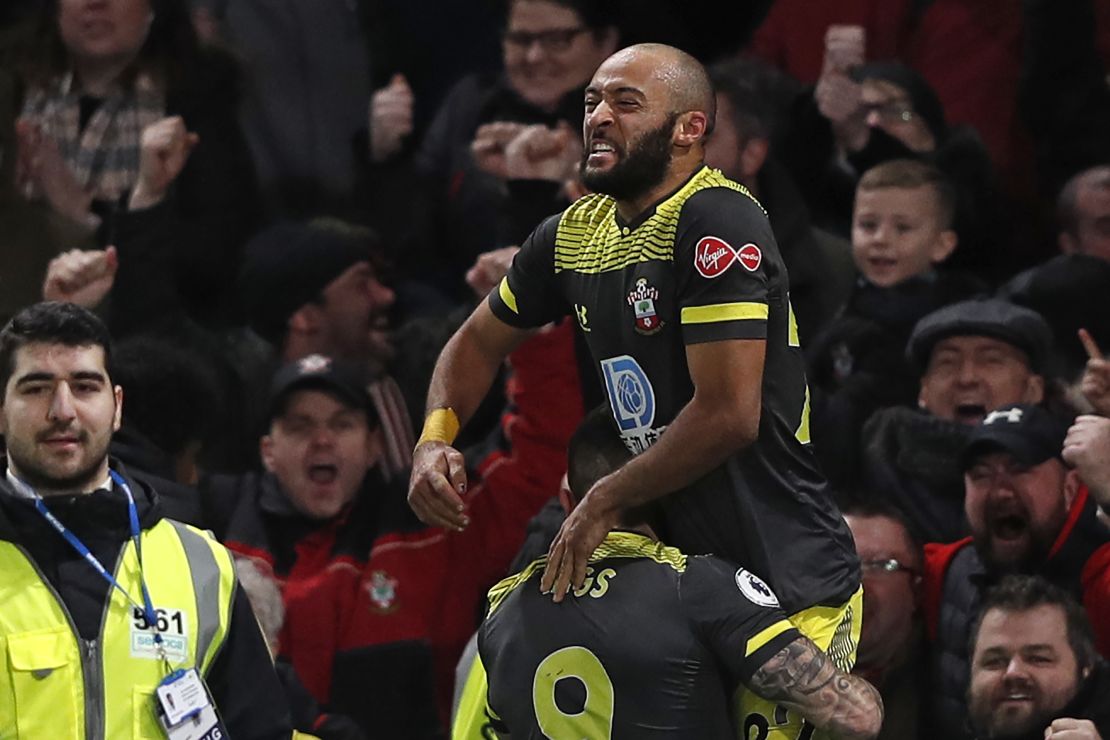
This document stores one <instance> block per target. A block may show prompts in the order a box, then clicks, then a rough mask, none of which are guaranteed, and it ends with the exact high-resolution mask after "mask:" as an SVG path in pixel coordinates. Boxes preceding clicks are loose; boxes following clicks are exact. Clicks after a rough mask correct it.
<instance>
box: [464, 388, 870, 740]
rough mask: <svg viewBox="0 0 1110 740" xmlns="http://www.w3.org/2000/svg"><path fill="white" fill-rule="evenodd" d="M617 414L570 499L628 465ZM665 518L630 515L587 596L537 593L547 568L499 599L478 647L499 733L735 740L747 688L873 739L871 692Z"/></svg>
mask: <svg viewBox="0 0 1110 740" xmlns="http://www.w3.org/2000/svg"><path fill="white" fill-rule="evenodd" d="M598 412H602V413H598ZM608 416H609V412H608V410H607V409H605V410H602V409H598V410H597V411H595V412H593V413H591V414H590V415H588V416H587V417H586V420H585V421H584V422H583V423H582V424H581V425H580V426H579V428H578V431H577V432H575V435H574V437H573V438H572V439H571V442H570V449H569V450H568V453H567V457H568V463H569V464H568V471H567V477H568V480H569V488H570V498H571V500H572V501H576V500H577V498H578V494H576V492H578V493H580V492H583V491H586V490H589V488H590V487H591V486H592V485H593V484H594V483H595V482H596V481H597V480H598V479H600V478H601V477H602V476H604V475H606V474H608V473H610V472H612V471H613V470H616V469H617V468H618V467H620V466H621V465H623V464H624V463H625V462H626V461H627V460H628V459H629V456H630V453H629V452H628V450H627V449H626V448H625V447H624V445H623V444H622V441H621V438H620V437H619V436H618V435H617V433H616V432H615V431H614V429H613V426H612V423H611V421H610V420H609V419H608ZM655 509H656V507H654V506H649V507H644V508H639V509H634V510H632V511H628V512H624V513H623V514H622V515H621V522H620V525H619V526H618V528H617V529H615V530H613V531H612V532H610V533H609V534H608V535H607V536H606V537H605V539H604V540H603V541H602V544H601V546H600V547H598V548H597V549H596V550H595V551H594V553H593V555H591V556H590V558H589V563H590V565H589V566H588V567H587V573H588V575H587V578H586V583H585V584H584V585H583V587H582V589H579V590H577V591H575V592H574V596H575V597H577V598H570V599H567V601H566V602H565V603H563V604H554V603H552V601H551V599H550V598H549V597H548V596H546V595H545V594H541V593H540V590H539V589H538V588H536V587H535V586H536V584H537V582H538V581H539V576H540V572H541V571H542V569H543V564H544V560H543V558H541V559H540V560H537V561H535V562H534V563H532V564H531V565H530V566H528V567H527V568H525V569H524V570H523V571H521V572H520V573H518V574H517V575H515V576H512V577H510V578H507V579H505V580H504V581H502V582H501V583H500V584H498V585H497V586H495V587H494V588H493V590H492V591H490V604H491V606H490V614H489V617H488V618H487V619H486V621H485V622H484V623H483V624H482V628H481V629H480V630H479V632H478V646H479V654H480V656H481V659H482V662H483V665H484V666H485V668H486V670H487V673H488V676H489V689H488V692H487V709H486V712H487V714H488V715H489V717H490V719H491V724H492V727H493V728H494V729H495V730H497V731H498V733H499V734H498V736H499V737H500V736H501V733H504V732H508V733H509V736H510V737H512V738H513V739H514V740H517V739H519V740H529V739H531V738H536V739H537V740H539V739H541V738H544V737H548V738H582V737H589V738H593V739H596V738H610V737H612V738H641V737H647V736H656V734H658V733H664V734H665V735H666V737H668V738H690V739H691V740H693V739H694V738H696V739H697V740H728V738H730V737H733V736H734V735H733V731H732V728H731V724H730V721H729V717H730V711H729V707H728V703H727V699H728V696H729V694H730V691H731V689H732V688H733V687H735V686H736V685H737V684H738V683H744V684H747V685H748V686H749V687H750V688H751V689H752V691H754V692H756V693H758V694H759V695H761V696H764V697H767V698H769V699H773V700H775V701H777V702H779V703H780V705H782V706H784V707H789V708H790V709H793V710H796V711H797V712H798V713H800V714H802V715H803V716H804V717H805V718H806V720H807V721H808V722H809V723H811V725H812V726H813V727H818V728H821V729H824V730H827V731H829V732H830V733H832V734H833V735H834V736H835V737H837V738H853V739H855V740H863V739H865V738H873V737H875V736H876V735H877V734H878V732H879V727H880V724H881V721H882V700H881V699H880V698H879V694H878V692H877V691H876V690H875V688H874V687H873V686H871V685H870V684H869V683H867V681H865V680H863V679H862V678H858V677H856V676H851V675H846V674H844V673H843V672H841V671H839V670H838V669H836V668H835V667H834V666H833V665H832V662H831V661H830V660H829V659H828V658H827V657H826V655H825V654H824V653H822V652H821V651H820V650H819V649H818V648H817V646H816V645H814V644H813V642H812V641H811V640H809V639H808V638H806V637H804V636H802V635H799V634H798V630H797V628H796V627H795V626H794V625H793V624H791V623H790V622H789V621H788V620H787V618H786V615H785V614H783V612H782V610H781V609H780V608H778V607H777V606H773V605H772V604H773V602H774V594H773V593H772V592H771V591H770V589H768V588H766V586H765V585H764V584H762V583H759V582H756V581H753V580H752V578H751V574H749V573H748V572H747V571H745V570H743V569H740V570H739V571H738V570H737V569H736V566H735V565H731V564H729V563H726V562H725V561H723V560H721V559H719V558H715V557H713V556H698V557H687V556H686V555H684V554H683V553H681V552H679V551H678V550H676V549H674V548H672V547H665V546H664V545H662V544H660V543H659V542H658V540H657V539H656V537H655V533H654V531H653V530H652V528H651V527H650V526H649V523H650V522H651V521H652V520H653V519H654V516H653V514H654V511H655ZM749 729H750V728H744V732H743V735H742V736H743V737H745V738H748V737H750V736H751V735H750V734H749V732H748V730H749ZM757 736H758V735H757Z"/></svg>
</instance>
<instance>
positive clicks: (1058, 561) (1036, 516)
mask: <svg viewBox="0 0 1110 740" xmlns="http://www.w3.org/2000/svg"><path fill="white" fill-rule="evenodd" d="M1066 432H1067V424H1066V423H1064V422H1063V421H1061V420H1059V419H1057V418H1055V417H1054V416H1052V415H1051V414H1050V413H1049V412H1048V411H1046V410H1045V409H1043V408H1041V407H1040V406H1034V405H1029V404H1016V405H1010V406H1004V407H1002V408H1000V409H997V410H996V411H993V412H991V413H990V414H988V415H987V417H986V418H985V419H984V420H983V423H982V424H980V425H979V426H978V427H977V428H976V429H975V430H974V431H973V432H972V434H971V437H970V438H969V440H968V442H967V445H966V446H965V447H964V451H963V454H962V455H961V457H960V462H961V467H962V469H963V470H964V483H965V488H966V500H965V507H966V511H967V519H968V522H969V524H970V526H971V533H972V536H971V537H968V538H965V539H963V540H960V541H958V542H955V543H952V544H948V545H938V544H933V545H926V547H925V620H926V626H927V629H928V632H929V637H930V639H931V640H932V641H933V644H934V651H933V654H934V666H933V671H934V672H933V676H932V682H933V690H932V691H931V692H929V694H930V695H931V696H933V700H934V709H935V711H934V712H933V714H932V716H933V717H934V719H935V720H936V722H937V728H936V729H937V736H938V737H946V738H949V737H950V738H961V737H967V735H966V727H965V726H964V722H963V719H964V717H966V715H967V703H966V702H967V681H968V663H969V655H968V638H969V636H970V635H971V625H972V624H973V622H974V620H975V615H976V614H977V613H978V612H979V604H980V602H981V600H982V598H983V597H982V592H983V589H985V588H986V587H988V586H990V585H991V584H992V583H994V582H996V581H998V580H999V579H1000V578H1001V577H1002V576H1004V575H1006V574H1008V573H1025V574H1034V575H1040V576H1043V577H1044V578H1045V579H1047V580H1048V581H1049V582H1051V583H1052V584H1054V585H1056V586H1058V587H1060V588H1062V589H1064V590H1065V591H1067V592H1069V593H1071V594H1072V595H1073V596H1075V597H1076V598H1077V599H1078V600H1079V601H1081V603H1082V604H1083V607H1084V608H1085V609H1086V611H1087V616H1088V618H1089V619H1090V622H1091V624H1092V625H1093V626H1094V629H1095V644H1096V647H1097V648H1098V649H1099V651H1100V652H1101V653H1102V654H1103V655H1106V654H1108V653H1110V532H1108V531H1107V530H1106V529H1105V528H1104V527H1102V526H1101V524H1099V522H1098V520H1097V518H1096V511H1097V507H1096V505H1095V502H1094V500H1093V499H1092V498H1091V497H1090V496H1089V494H1088V491H1087V487H1086V486H1085V485H1083V483H1082V481H1081V480H1080V478H1079V475H1078V474H1077V473H1076V471H1074V470H1070V469H1069V468H1068V467H1067V466H1066V464H1065V463H1064V461H1063V460H1062V459H1061V457H1060V456H1061V454H1062V451H1063V446H1064V437H1065V434H1066Z"/></svg>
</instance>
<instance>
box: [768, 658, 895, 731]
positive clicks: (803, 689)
mask: <svg viewBox="0 0 1110 740" xmlns="http://www.w3.org/2000/svg"><path fill="white" fill-rule="evenodd" d="M749 688H751V690H752V691H754V692H755V693H757V694H759V695H760V696H762V697H763V698H764V699H769V700H770V701H775V702H778V703H779V704H782V705H783V706H785V707H786V708H788V709H793V710H795V711H797V712H798V713H800V714H801V715H802V716H804V717H805V718H806V719H807V720H809V721H810V722H811V723H812V724H814V725H816V726H817V727H818V729H821V730H825V731H826V732H829V733H831V734H832V735H833V736H834V737H837V738H840V739H841V740H872V739H873V738H875V737H876V736H877V735H878V734H879V728H880V727H882V724H883V700H882V699H881V698H880V697H879V692H878V691H877V690H876V689H875V687H874V686H872V685H871V684H869V683H868V682H867V681H865V680H864V679H862V678H859V677H858V676H852V675H849V674H846V673H843V672H841V671H840V670H838V669H837V668H836V667H835V666H834V665H833V664H832V663H831V662H830V661H829V659H828V657H827V656H826V655H825V653H824V652H822V651H821V649H820V648H818V647H817V646H816V645H815V644H813V642H812V641H811V640H810V639H809V638H807V637H799V638H798V639H797V640H794V642H792V643H790V644H789V645H787V646H786V647H784V648H783V649H782V650H780V651H779V652H778V653H777V654H776V655H775V656H774V657H773V658H771V659H770V660H768V661H767V662H766V663H764V664H763V666H762V667H761V668H760V669H759V670H758V671H756V672H755V675H754V676H752V678H751V681H749Z"/></svg>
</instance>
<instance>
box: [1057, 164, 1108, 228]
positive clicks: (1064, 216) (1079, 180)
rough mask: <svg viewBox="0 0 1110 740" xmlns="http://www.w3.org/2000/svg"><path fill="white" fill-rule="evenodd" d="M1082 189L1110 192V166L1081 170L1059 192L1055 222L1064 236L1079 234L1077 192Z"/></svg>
mask: <svg viewBox="0 0 1110 740" xmlns="http://www.w3.org/2000/svg"><path fill="white" fill-rule="evenodd" d="M1084 187H1087V188H1096V189H1099V190H1110V165H1099V166H1098V167H1091V168H1090V169H1087V170H1083V171H1082V172H1080V173H1079V174H1077V175H1075V176H1074V177H1072V178H1071V179H1070V180H1068V181H1067V183H1065V184H1064V187H1063V189H1061V190H1060V195H1059V196H1057V198H1056V220H1057V222H1058V223H1059V225H1060V231H1062V232H1063V233H1065V234H1071V235H1072V236H1077V235H1078V234H1079V190H1080V188H1084Z"/></svg>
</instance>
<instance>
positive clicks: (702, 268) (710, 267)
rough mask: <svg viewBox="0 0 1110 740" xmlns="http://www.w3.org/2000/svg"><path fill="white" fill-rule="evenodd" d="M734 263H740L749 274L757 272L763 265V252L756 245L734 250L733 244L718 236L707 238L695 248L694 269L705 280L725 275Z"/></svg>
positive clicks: (746, 245) (702, 239)
mask: <svg viewBox="0 0 1110 740" xmlns="http://www.w3.org/2000/svg"><path fill="white" fill-rule="evenodd" d="M734 262H739V263H740V264H741V265H743V267H744V269H745V270H747V271H748V272H755V271H756V270H758V269H759V266H760V265H761V264H762V263H763V252H762V251H760V249H759V247H757V246H756V245H754V244H750V243H749V244H745V245H744V246H742V247H740V249H734V248H733V247H732V245H731V244H729V243H728V242H726V241H725V240H724V239H721V238H719V237H716V236H705V237H702V238H701V240H700V241H698V243H697V246H695V247H694V268H695V269H697V271H698V273H699V274H700V275H701V276H702V277H705V278H715V277H718V276H719V275H722V274H724V272H725V271H726V270H728V268H730V267H732V265H733V263H734Z"/></svg>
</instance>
